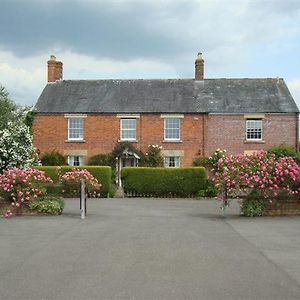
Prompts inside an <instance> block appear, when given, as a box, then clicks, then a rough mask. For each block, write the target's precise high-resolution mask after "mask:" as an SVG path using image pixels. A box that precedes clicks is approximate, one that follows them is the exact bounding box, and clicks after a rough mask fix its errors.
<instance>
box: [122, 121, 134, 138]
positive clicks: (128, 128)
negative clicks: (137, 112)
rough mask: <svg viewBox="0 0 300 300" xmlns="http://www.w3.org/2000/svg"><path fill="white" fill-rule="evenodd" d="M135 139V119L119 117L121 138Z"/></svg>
mask: <svg viewBox="0 0 300 300" xmlns="http://www.w3.org/2000/svg"><path fill="white" fill-rule="evenodd" d="M135 139H136V120H135V119H121V140H135Z"/></svg>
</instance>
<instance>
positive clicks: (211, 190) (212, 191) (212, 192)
mask: <svg viewBox="0 0 300 300" xmlns="http://www.w3.org/2000/svg"><path fill="white" fill-rule="evenodd" d="M217 195H218V189H217V188H216V187H215V185H214V183H213V182H212V181H211V180H207V184H206V188H205V189H204V190H201V191H199V193H198V196H199V197H216V196H217Z"/></svg>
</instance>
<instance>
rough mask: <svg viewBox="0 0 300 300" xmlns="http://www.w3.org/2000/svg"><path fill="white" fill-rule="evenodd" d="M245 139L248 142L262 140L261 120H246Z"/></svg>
mask: <svg viewBox="0 0 300 300" xmlns="http://www.w3.org/2000/svg"><path fill="white" fill-rule="evenodd" d="M246 138H247V140H249V141H260V140H262V120H257V119H248V120H246Z"/></svg>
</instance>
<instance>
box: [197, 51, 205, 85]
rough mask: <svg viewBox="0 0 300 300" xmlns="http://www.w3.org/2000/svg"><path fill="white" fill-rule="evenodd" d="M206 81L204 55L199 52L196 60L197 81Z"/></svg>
mask: <svg viewBox="0 0 300 300" xmlns="http://www.w3.org/2000/svg"><path fill="white" fill-rule="evenodd" d="M203 79H204V59H203V58H202V53H201V52H199V53H198V55H197V58H196V60H195V80H203Z"/></svg>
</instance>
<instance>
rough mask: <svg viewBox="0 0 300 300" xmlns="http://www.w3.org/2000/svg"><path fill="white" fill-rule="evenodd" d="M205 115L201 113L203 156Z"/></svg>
mask: <svg viewBox="0 0 300 300" xmlns="http://www.w3.org/2000/svg"><path fill="white" fill-rule="evenodd" d="M205 117H206V116H204V114H203V115H202V156H205V142H206V141H205Z"/></svg>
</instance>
